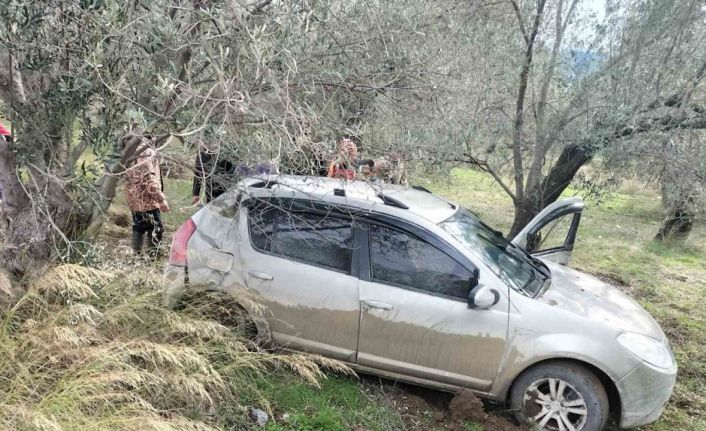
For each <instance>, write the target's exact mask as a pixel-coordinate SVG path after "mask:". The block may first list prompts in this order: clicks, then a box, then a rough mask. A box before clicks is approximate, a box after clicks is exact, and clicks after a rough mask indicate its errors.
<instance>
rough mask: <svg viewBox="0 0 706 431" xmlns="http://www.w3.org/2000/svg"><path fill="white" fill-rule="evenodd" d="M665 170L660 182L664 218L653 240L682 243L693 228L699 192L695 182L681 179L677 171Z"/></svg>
mask: <svg viewBox="0 0 706 431" xmlns="http://www.w3.org/2000/svg"><path fill="white" fill-rule="evenodd" d="M667 169H668V170H667V173H666V174H665V175H663V176H662V178H661V181H660V183H661V184H660V185H661V188H662V207H664V210H665V213H666V217H665V219H664V220H663V221H662V225H661V226H660V228H659V231H658V232H657V235H655V240H656V241H669V240H675V241H684V240H686V239H687V238H688V237H689V233H691V229H692V228H693V227H694V221H695V219H696V213H697V209H698V206H699V205H698V201H699V197H700V195H701V190H700V189H699V186H698V185H696V184H697V183H696V181H695V180H692V179H690V178H688V177H686V178H681V174H680V172H679V171H678V170H674V169H673V168H672V169H670V167H668V168H667Z"/></svg>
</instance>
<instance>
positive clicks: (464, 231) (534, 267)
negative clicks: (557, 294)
mask: <svg viewBox="0 0 706 431" xmlns="http://www.w3.org/2000/svg"><path fill="white" fill-rule="evenodd" d="M439 226H441V227H442V228H443V229H444V230H445V231H446V232H448V233H449V234H451V235H452V236H453V237H454V238H456V239H457V240H458V241H459V242H461V244H463V245H464V246H465V247H466V248H468V249H469V250H471V251H473V252H476V253H477V254H478V255H479V256H480V258H481V259H482V260H483V262H484V263H485V264H486V265H487V266H488V267H489V268H490V269H491V270H492V271H493V272H494V273H495V275H497V276H498V277H500V279H501V280H503V281H504V282H505V283H507V284H508V285H510V287H512V288H513V289H515V290H517V291H519V292H522V293H524V294H526V295H528V296H534V295H536V293H537V292H538V291H539V289H540V288H541V287H542V285H543V284H544V282H545V281H546V279H547V277H548V274H549V273H548V271H546V270H544V268H542V264H541V263H539V262H538V261H535V260H534V258H532V257H531V256H530V255H528V254H527V253H526V252H525V251H524V250H522V249H520V248H519V247H517V246H516V245H515V244H513V243H512V242H510V241H508V240H507V239H506V238H505V237H504V236H503V235H502V234H501V233H500V232H498V231H496V230H494V229H492V228H490V227H489V226H488V225H486V224H485V223H483V222H482V221H481V220H480V219H479V218H478V217H476V216H475V215H474V214H473V213H471V212H470V211H468V210H467V209H465V208H459V210H458V211H456V213H454V215H453V216H451V217H450V218H448V219H446V220H445V221H443V222H441V223H439Z"/></svg>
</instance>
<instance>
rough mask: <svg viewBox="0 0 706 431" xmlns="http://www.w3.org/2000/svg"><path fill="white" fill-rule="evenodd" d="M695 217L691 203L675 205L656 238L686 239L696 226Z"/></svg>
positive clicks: (661, 239)
mask: <svg viewBox="0 0 706 431" xmlns="http://www.w3.org/2000/svg"><path fill="white" fill-rule="evenodd" d="M694 218H695V217H694V214H692V213H691V211H690V210H689V205H683V206H677V207H675V208H674V209H672V210H671V211H670V212H669V214H667V217H666V218H665V219H664V221H663V222H662V226H660V228H659V232H657V235H656V236H655V240H657V241H668V240H677V241H683V240H686V239H687V238H688V237H689V233H690V232H691V229H692V228H693V226H694Z"/></svg>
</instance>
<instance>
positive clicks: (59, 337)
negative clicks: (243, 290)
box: [0, 265, 349, 431]
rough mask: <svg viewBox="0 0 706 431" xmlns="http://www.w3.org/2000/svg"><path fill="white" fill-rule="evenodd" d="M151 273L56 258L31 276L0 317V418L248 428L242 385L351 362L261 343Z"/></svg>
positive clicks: (19, 426)
mask: <svg viewBox="0 0 706 431" xmlns="http://www.w3.org/2000/svg"><path fill="white" fill-rule="evenodd" d="M158 281H159V279H158V277H157V276H156V275H150V273H147V272H144V273H135V271H125V272H120V273H116V272H112V271H99V270H95V269H91V268H86V267H82V266H78V265H62V266H58V267H55V268H53V269H51V270H50V271H48V272H47V273H46V274H44V275H43V276H42V277H41V278H39V279H38V280H36V282H34V283H32V284H31V287H30V289H29V291H28V293H27V294H26V295H25V296H24V297H23V298H22V299H21V300H20V301H19V302H18V303H17V304H15V305H14V307H12V308H11V309H9V310H7V312H6V313H4V315H3V316H2V317H3V324H2V326H1V327H0V429H13V430H52V431H54V430H96V429H100V430H138V429H139V430H160V431H163V430H164V431H166V430H211V429H224V428H228V429H244V428H246V426H247V419H246V407H245V406H242V405H241V404H240V402H239V394H240V393H241V391H243V390H244V389H246V388H247V389H248V391H249V393H252V390H253V387H254V386H253V383H252V380H253V378H254V377H257V376H259V375H263V374H265V373H268V372H270V371H272V370H274V369H277V368H280V367H283V368H287V369H290V370H293V371H294V372H296V373H297V374H298V375H299V376H301V377H302V378H303V379H305V380H306V381H308V382H309V383H312V384H315V385H316V384H318V381H319V379H321V378H324V377H325V376H324V374H323V370H322V369H324V368H325V369H331V370H334V371H342V372H349V370H348V369H346V368H345V367H343V366H341V365H340V364H338V363H336V362H335V361H330V360H326V359H322V358H318V357H312V356H308V355H284V354H272V353H268V352H264V351H261V350H259V349H258V348H257V347H256V346H255V345H254V344H253V343H252V342H250V341H248V340H247V339H245V338H243V337H242V336H241V335H240V333H239V332H238V329H237V328H230V327H227V326H225V325H223V324H221V323H219V322H217V321H215V320H210V319H208V318H207V316H208V307H209V304H201V307H199V308H198V310H196V309H189V310H182V311H170V310H167V309H164V308H162V307H160V306H159V305H158V304H160V292H159V283H158ZM213 307H215V308H218V307H222V304H213ZM214 313H215V314H217V313H218V310H217V309H215V311H214ZM260 407H264V408H268V405H267V403H266V401H264V400H263V401H262V403H261V405H260Z"/></svg>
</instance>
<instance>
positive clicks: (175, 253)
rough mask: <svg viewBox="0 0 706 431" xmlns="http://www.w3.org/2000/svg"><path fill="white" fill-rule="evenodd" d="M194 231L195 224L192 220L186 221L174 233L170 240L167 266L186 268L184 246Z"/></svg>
mask: <svg viewBox="0 0 706 431" xmlns="http://www.w3.org/2000/svg"><path fill="white" fill-rule="evenodd" d="M195 231H196V223H194V221H193V220H191V219H188V220H187V221H186V223H184V224H183V225H181V226H179V229H177V231H176V232H174V239H172V250H171V252H170V253H169V264H170V265H174V266H186V244H187V243H188V242H189V238H191V235H193V234H194V232H195Z"/></svg>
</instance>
